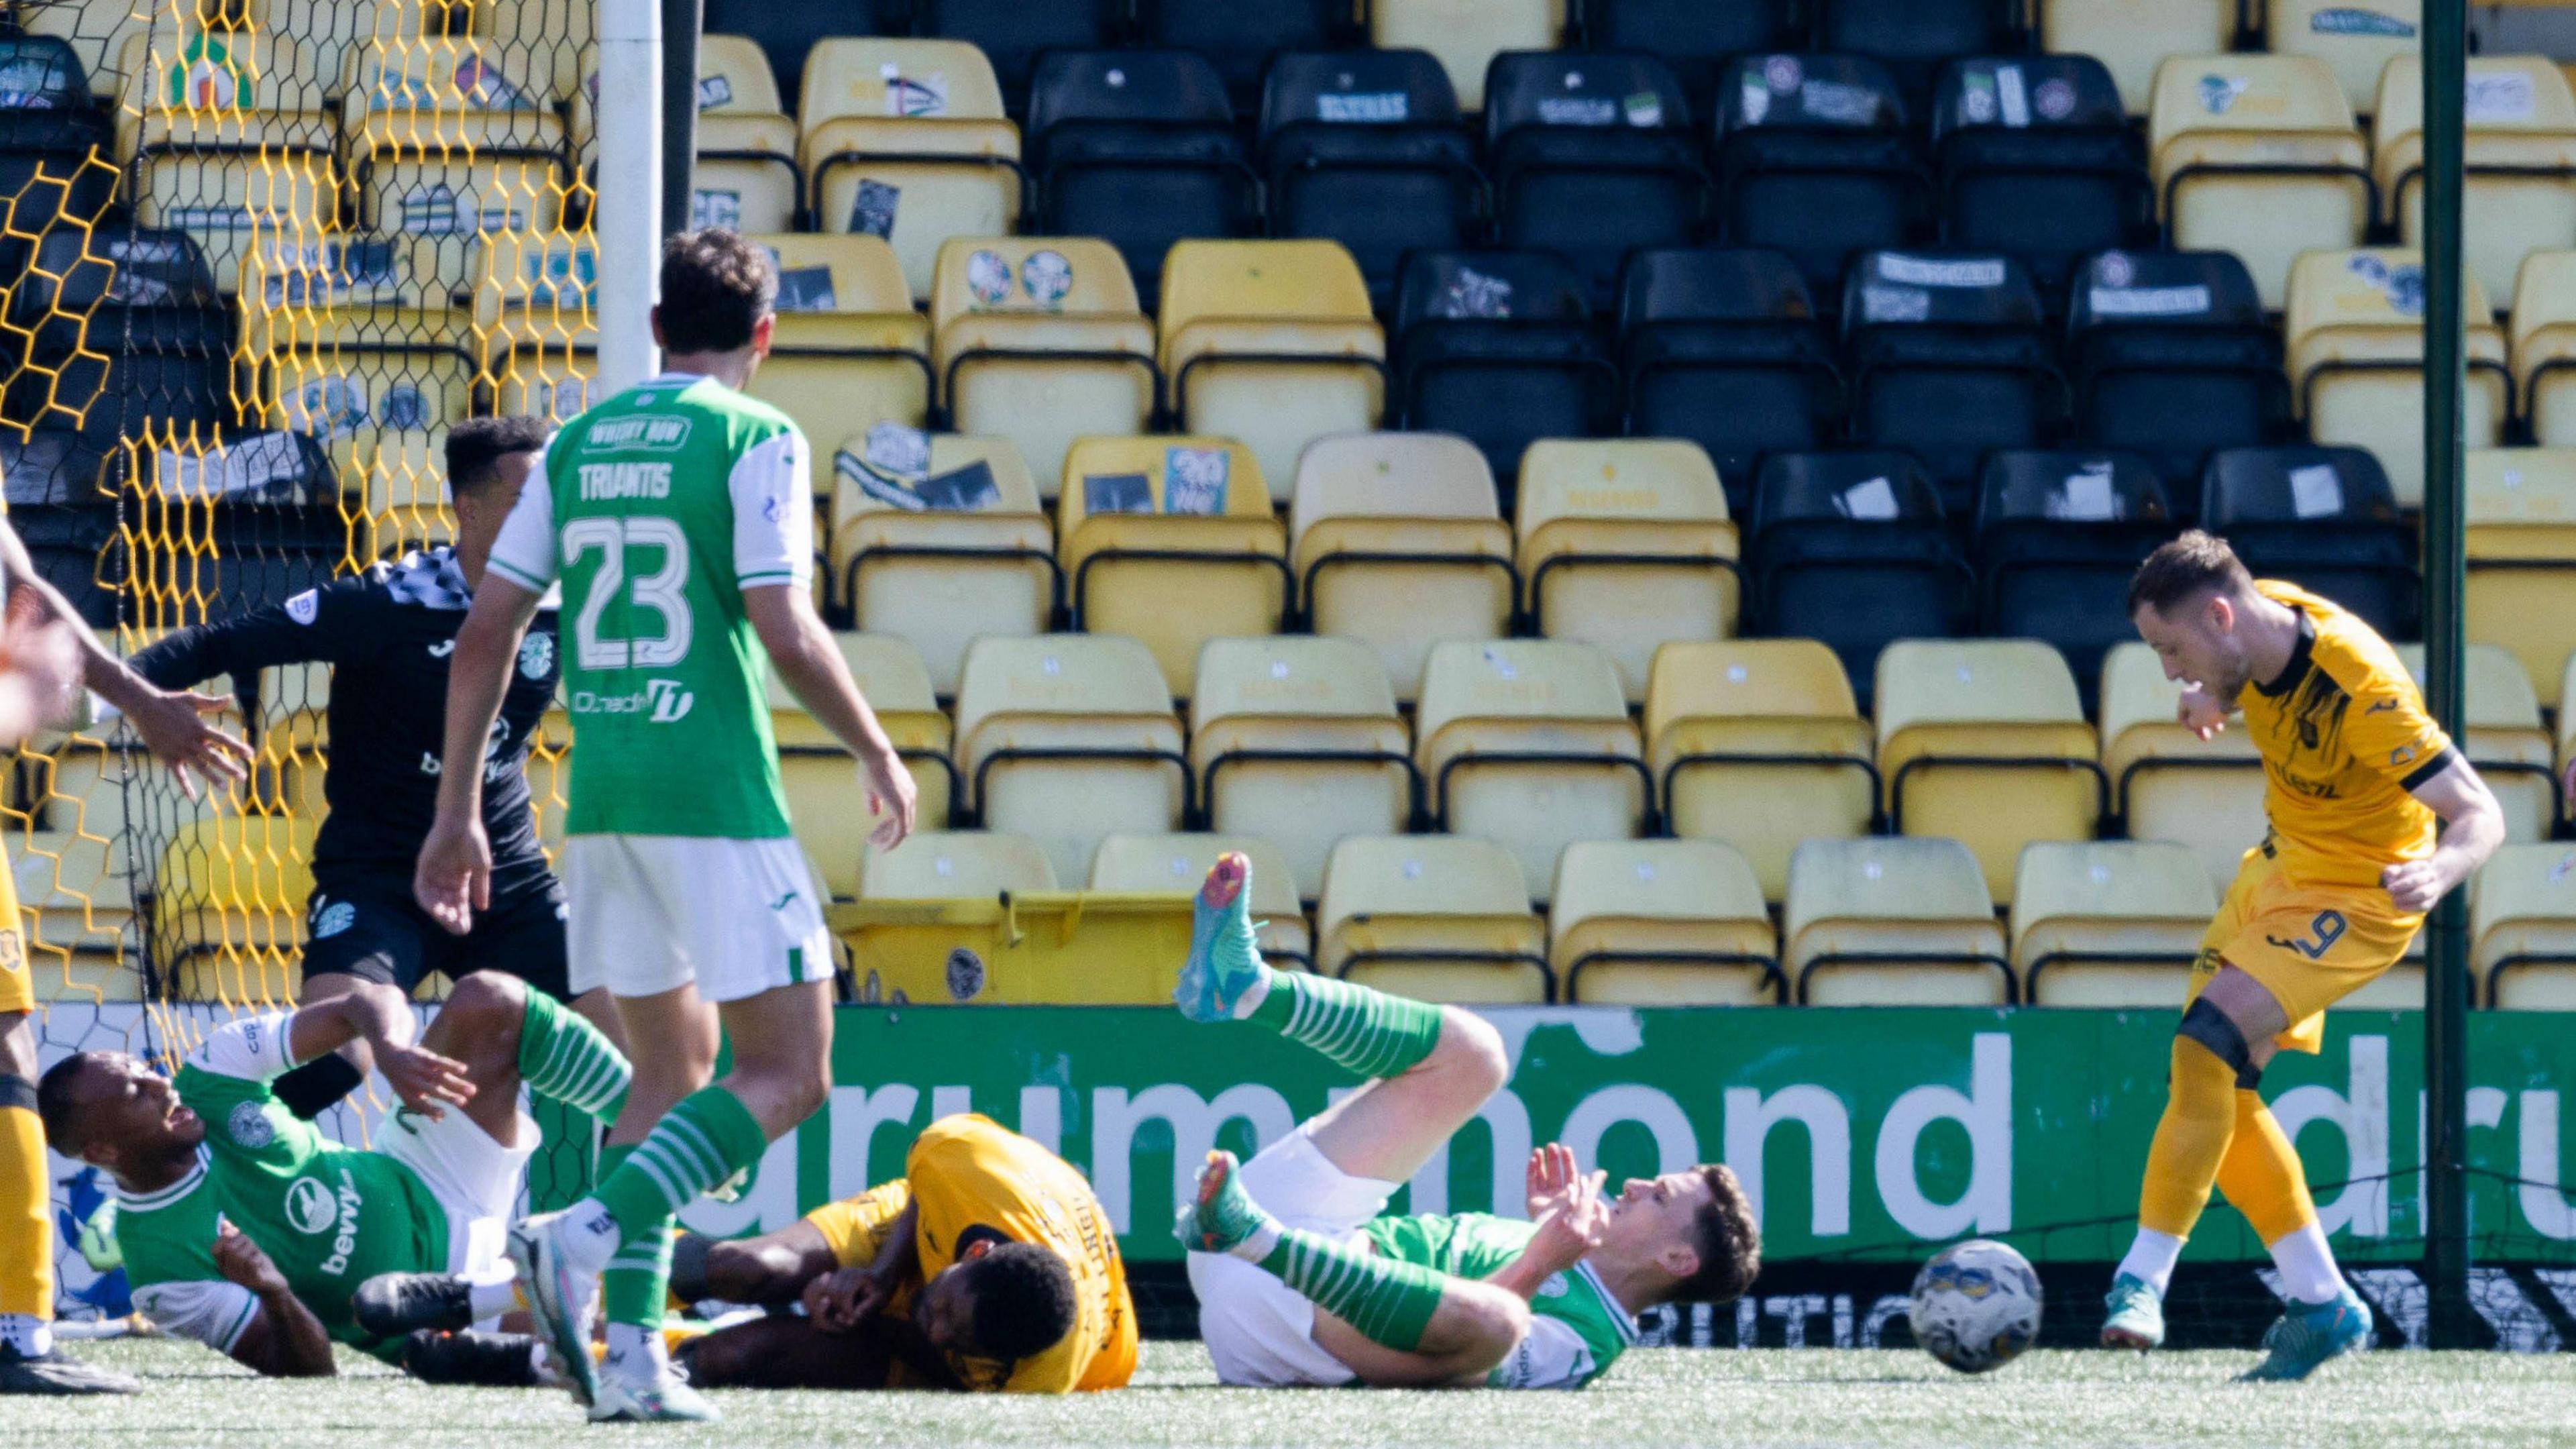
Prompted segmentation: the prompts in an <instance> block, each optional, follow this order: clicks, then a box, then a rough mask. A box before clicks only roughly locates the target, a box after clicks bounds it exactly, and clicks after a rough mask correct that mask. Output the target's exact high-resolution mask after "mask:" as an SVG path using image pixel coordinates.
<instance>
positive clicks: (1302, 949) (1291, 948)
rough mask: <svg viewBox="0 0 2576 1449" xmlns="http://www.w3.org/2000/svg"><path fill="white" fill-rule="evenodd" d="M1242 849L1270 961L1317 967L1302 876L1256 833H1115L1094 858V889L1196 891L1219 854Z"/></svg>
mask: <svg viewBox="0 0 2576 1449" xmlns="http://www.w3.org/2000/svg"><path fill="white" fill-rule="evenodd" d="M1229 851H1239V852H1241V853H1242V854H1243V855H1244V856H1245V857H1246V858H1247V859H1249V860H1250V861H1251V862H1252V918H1253V940H1254V942H1255V943H1256V944H1257V945H1259V946H1260V947H1261V954H1262V956H1263V957H1264V958H1266V959H1267V960H1268V961H1269V962H1270V964H1271V965H1273V966H1280V965H1285V964H1287V963H1289V962H1294V963H1295V964H1296V965H1297V966H1298V967H1299V968H1301V969H1303V970H1307V971H1312V970H1314V969H1315V936H1314V932H1313V931H1311V930H1309V929H1308V928H1307V926H1306V908H1305V907H1304V906H1302V905H1300V904H1299V903H1298V900H1297V878H1296V876H1295V874H1294V873H1292V872H1291V871H1290V870H1289V868H1288V860H1287V857H1286V856H1284V855H1282V854H1280V851H1279V847H1277V846H1275V845H1273V844H1271V843H1270V842H1269V841H1267V840H1264V839H1262V838H1261V837H1260V836H1257V835H1202V834H1191V835H1112V836H1110V837H1109V838H1107V839H1105V840H1103V841H1101V842H1100V849H1099V852H1098V853H1097V854H1095V855H1093V856H1092V857H1091V888H1092V889H1093V890H1095V891H1118V892H1121V893H1126V894H1133V893H1138V892H1143V891H1183V892H1187V893H1189V894H1192V895H1195V894H1197V892H1198V889H1199V886H1200V885H1201V884H1202V883H1204V882H1205V881H1206V880H1207V873H1208V872H1209V871H1210V870H1213V869H1215V868H1216V861H1217V857H1218V856H1220V855H1224V854H1226V853H1227V852H1229Z"/></svg>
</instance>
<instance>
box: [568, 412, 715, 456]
mask: <svg viewBox="0 0 2576 1449" xmlns="http://www.w3.org/2000/svg"><path fill="white" fill-rule="evenodd" d="M582 441H583V445H584V446H586V447H588V448H590V449H591V450H592V451H594V452H603V453H605V452H651V453H668V452H671V451H673V450H674V449H677V448H681V447H684V446H686V445H687V443H688V441H689V420H688V419H687V418H665V417H641V418H602V419H600V420H599V421H598V422H595V423H593V424H591V425H590V433H589V435H588V436H587V437H585V438H584V439H583V440H582Z"/></svg>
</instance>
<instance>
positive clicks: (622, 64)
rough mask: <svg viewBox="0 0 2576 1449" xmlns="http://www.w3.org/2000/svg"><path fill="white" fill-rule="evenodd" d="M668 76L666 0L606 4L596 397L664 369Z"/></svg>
mask: <svg viewBox="0 0 2576 1449" xmlns="http://www.w3.org/2000/svg"><path fill="white" fill-rule="evenodd" d="M694 48H695V47H694V45H693V46H692V50H694ZM691 67H692V69H693V70H694V69H695V62H694V59H693V60H692V62H691ZM662 79H663V77H662V0H599V106H598V115H599V195H598V199H597V200H596V202H594V203H593V207H592V244H593V245H594V246H595V247H596V249H597V254H598V258H599V285H598V290H597V292H596V296H597V299H598V305H597V307H596V308H595V309H594V311H593V314H592V315H593V316H594V317H595V318H596V319H597V322H598V329H599V365H598V370H597V373H596V375H595V376H594V377H593V378H592V381H591V392H590V395H591V398H592V400H593V401H598V400H601V399H605V398H609V397H613V396H615V395H616V394H617V393H619V392H622V391H624V390H625V389H627V388H630V387H633V386H634V385H635V384H637V383H639V382H642V381H644V380H645V379H646V378H648V377H651V376H652V375H653V374H654V373H655V372H657V371H659V370H660V369H661V366H662V355H661V349H660V348H658V347H655V346H654V345H653V330H652V325H651V321H650V318H649V316H648V314H649V313H650V311H651V310H652V306H653V282H654V278H655V276H656V275H657V274H658V273H659V272H660V270H661V251H662V155H661V153H662Z"/></svg>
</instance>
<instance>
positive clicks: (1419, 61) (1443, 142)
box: [1260, 50, 1487, 312]
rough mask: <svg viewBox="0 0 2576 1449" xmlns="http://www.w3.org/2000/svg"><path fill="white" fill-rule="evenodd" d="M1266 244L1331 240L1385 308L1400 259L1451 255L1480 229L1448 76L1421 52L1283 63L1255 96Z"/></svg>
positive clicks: (1476, 182)
mask: <svg viewBox="0 0 2576 1449" xmlns="http://www.w3.org/2000/svg"><path fill="white" fill-rule="evenodd" d="M1260 161H1261V167H1262V175H1263V180H1264V185H1265V187H1266V189H1267V193H1268V203H1269V224H1270V232H1271V235H1273V236H1280V237H1314V238H1318V239H1321V240H1326V241H1336V242H1340V243H1341V244H1342V245H1343V246H1344V247H1345V248H1347V249H1348V250H1349V251H1350V253H1351V255H1352V256H1353V257H1354V258H1356V259H1357V260H1358V262H1359V267H1360V274H1361V276H1363V277H1364V278H1366V279H1367V282H1368V290H1369V300H1370V303H1371V305H1372V306H1374V307H1375V308H1376V309H1377V310H1379V311H1381V312H1384V311H1387V310H1389V304H1390V303H1391V302H1392V300H1393V298H1394V295H1395V282H1396V274H1397V271H1398V269H1399V268H1400V266H1401V264H1402V262H1403V259H1404V254H1405V253H1406V252H1409V251H1454V250H1456V249H1457V248H1459V247H1462V246H1464V245H1466V244H1467V242H1468V240H1469V238H1470V235H1471V233H1473V232H1474V231H1475V230H1476V229H1477V228H1478V227H1480V226H1481V225H1482V223H1483V215H1484V212H1485V209H1486V205H1487V200H1486V195H1485V180H1484V175H1483V173H1482V172H1480V171H1479V170H1477V168H1476V162H1475V141H1474V138H1473V137H1471V136H1469V135H1468V133H1467V130H1466V128H1465V127H1464V126H1463V125H1461V124H1460V122H1459V116H1458V96H1457V93H1456V92H1455V91H1454V90H1452V89H1451V88H1450V85H1449V75H1448V72H1446V71H1444V70H1442V69H1441V68H1440V62H1439V61H1438V60H1436V59H1434V58H1433V57H1432V56H1431V55H1429V54H1428V53H1427V52H1424V51H1419V50H1382V51H1367V52H1345V53H1338V54H1323V55H1318V54H1305V53H1300V54H1291V55H1282V56H1280V57H1279V58H1278V59H1277V60H1275V61H1273V62H1272V63H1271V66H1270V73H1269V78H1268V80H1267V81H1266V82H1265V83H1264V87H1263V90H1262V98H1261V145H1260Z"/></svg>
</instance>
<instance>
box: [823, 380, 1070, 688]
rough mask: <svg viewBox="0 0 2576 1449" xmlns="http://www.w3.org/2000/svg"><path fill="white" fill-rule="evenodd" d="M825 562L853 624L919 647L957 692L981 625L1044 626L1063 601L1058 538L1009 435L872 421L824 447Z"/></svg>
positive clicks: (1005, 630) (936, 675)
mask: <svg viewBox="0 0 2576 1449" xmlns="http://www.w3.org/2000/svg"><path fill="white" fill-rule="evenodd" d="M831 540H832V542H831V559H832V573H833V577H834V579H835V580H836V581H837V584H838V588H839V594H840V598H841V601H842V603H843V604H844V605H846V606H847V607H848V608H849V609H850V610H851V614H852V617H853V621H854V622H856V623H857V625H858V626H859V627H860V628H861V629H865V630H871V631H874V632H877V633H881V634H899V635H902V636H903V637H904V638H906V639H909V640H911V641H912V642H913V644H914V645H915V646H916V647H918V648H919V649H920V650H921V656H922V660H923V662H924V663H926V664H927V665H929V667H930V682H931V685H932V687H933V688H935V689H937V690H939V691H940V692H941V693H942V694H955V693H956V692H957V671H958V669H959V668H960V667H961V666H962V665H963V664H964V663H965V662H966V646H967V644H969V643H970V642H972V641H973V640H974V638H975V637H976V636H977V635H979V634H1043V633H1045V632H1046V629H1047V625H1048V623H1049V621H1051V620H1052V619H1053V618H1054V617H1055V611H1056V609H1057V607H1058V606H1059V604H1060V603H1061V601H1062V595H1063V592H1064V590H1063V585H1062V583H1061V577H1060V575H1059V573H1058V571H1057V569H1056V566H1055V539H1054V536H1053V533H1052V531H1051V530H1050V529H1049V527H1048V525H1047V520H1046V513H1045V511H1044V509H1043V508H1042V506H1041V505H1040V504H1039V502H1038V490H1037V485H1036V483H1034V482H1033V481H1031V479H1030V478H1029V468H1028V465H1027V464H1026V463H1023V462H1021V461H1020V450H1019V449H1018V448H1016V447H1013V446H1012V445H1011V440H1010V439H1008V438H993V437H967V436H964V435H961V434H955V433H939V434H930V433H925V432H923V431H921V430H920V429H919V428H910V427H905V426H904V425H903V424H901V423H879V424H877V425H876V426H875V427H873V428H870V429H868V430H866V431H865V432H864V433H860V434H856V435H853V436H852V437H850V438H849V439H848V440H847V441H845V442H843V443H842V444H841V446H840V447H839V449H837V450H836V451H835V452H834V453H833V455H832V529H831Z"/></svg>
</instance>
